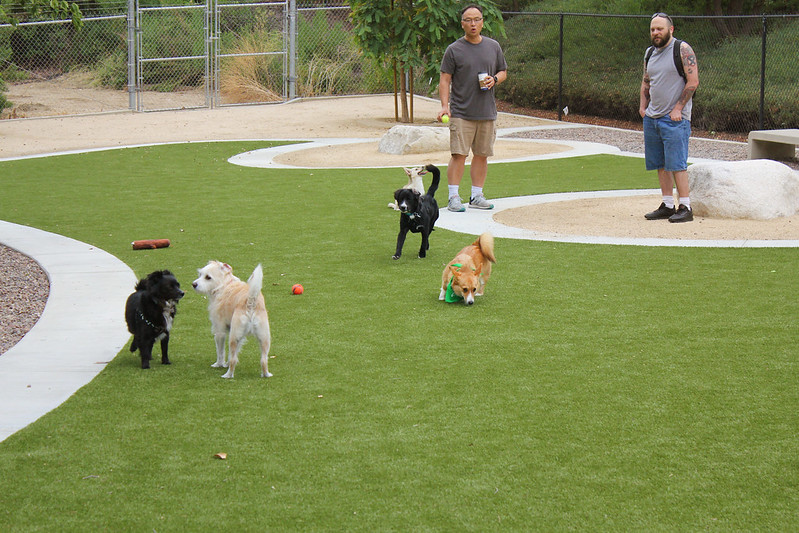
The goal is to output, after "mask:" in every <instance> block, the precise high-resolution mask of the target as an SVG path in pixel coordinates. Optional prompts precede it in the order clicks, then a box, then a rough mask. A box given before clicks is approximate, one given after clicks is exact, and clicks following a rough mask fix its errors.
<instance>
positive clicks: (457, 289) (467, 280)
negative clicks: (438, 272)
mask: <svg viewBox="0 0 799 533" xmlns="http://www.w3.org/2000/svg"><path fill="white" fill-rule="evenodd" d="M496 262H497V259H496V257H495V256H494V236H493V235H491V234H490V233H488V232H486V233H483V234H482V235H480V236H479V237H478V238H477V240H476V241H474V242H473V243H472V244H470V245H469V246H466V247H464V248H463V249H462V250H461V251H460V252H458V255H456V256H455V257H454V258H453V259H452V261H450V262H449V263H447V266H446V267H444V272H443V274H442V276H441V292H440V294H439V295H438V299H439V300H443V301H446V302H449V303H452V302H460V301H463V302H464V303H465V304H466V305H472V304H474V298H475V296H482V295H483V292H484V291H485V286H486V283H487V282H488V279H489V278H490V277H491V264H492V263H496Z"/></svg>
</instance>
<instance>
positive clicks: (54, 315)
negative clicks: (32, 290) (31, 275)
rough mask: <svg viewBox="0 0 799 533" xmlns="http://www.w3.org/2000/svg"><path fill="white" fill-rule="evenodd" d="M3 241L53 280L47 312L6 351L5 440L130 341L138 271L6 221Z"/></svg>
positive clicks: (0, 386)
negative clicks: (128, 315) (128, 309)
mask: <svg viewBox="0 0 799 533" xmlns="http://www.w3.org/2000/svg"><path fill="white" fill-rule="evenodd" d="M0 242H2V243H3V244H5V245H6V246H9V247H11V248H14V249H15V250H18V251H19V252H22V253H23V254H25V255H27V256H29V257H32V258H33V259H35V260H36V261H37V262H38V263H39V265H41V267H42V269H44V271H45V272H46V273H47V276H48V277H49V278H50V295H49V297H48V299H47V305H46V306H45V308H44V312H43V313H42V316H41V318H40V319H39V321H38V322H37V323H36V325H35V326H34V327H33V329H32V330H31V331H29V332H28V334H27V335H25V336H24V337H23V338H22V340H20V341H19V342H18V343H17V344H16V345H15V346H13V347H12V348H11V349H10V350H8V351H7V352H6V353H4V354H3V355H0V441H2V440H5V439H6V438H7V437H8V436H9V435H12V434H13V433H15V432H17V431H19V430H20V429H22V428H24V427H25V426H27V425H28V424H30V423H31V422H33V421H34V420H36V419H37V418H39V417H41V416H42V415H44V414H46V413H47V412H49V411H51V410H52V409H54V408H56V407H58V406H59V405H61V404H62V403H63V402H64V401H66V400H67V398H69V397H70V396H72V395H73V394H74V393H75V391H77V390H78V389H79V388H81V387H82V386H84V385H85V384H86V383H88V382H89V381H91V380H92V378H94V377H95V376H96V375H97V374H98V373H99V372H100V371H101V370H102V369H103V368H105V365H106V364H107V363H108V362H109V361H110V360H111V359H113V358H114V356H116V354H117V353H118V352H119V350H121V349H122V347H123V346H124V345H125V344H126V343H127V341H128V339H129V334H128V330H127V327H126V326H125V317H124V309H125V300H126V299H127V297H128V295H129V294H130V293H131V292H133V286H134V285H135V284H136V276H135V274H134V273H133V271H132V270H131V269H130V268H129V267H128V266H127V265H126V264H125V263H123V262H121V261H120V260H119V259H117V258H116V257H114V256H112V255H111V254H109V253H107V252H104V251H103V250H100V249H98V248H95V247H93V246H90V245H88V244H85V243H82V242H79V241H76V240H74V239H70V238H68V237H63V236H61V235H56V234H54V233H48V232H46V231H41V230H38V229H35V228H31V227H28V226H21V225H19V224H13V223H10V222H4V221H0Z"/></svg>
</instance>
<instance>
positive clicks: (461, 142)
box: [438, 5, 508, 212]
mask: <svg viewBox="0 0 799 533" xmlns="http://www.w3.org/2000/svg"><path fill="white" fill-rule="evenodd" d="M461 27H462V28H463V32H464V36H463V37H461V38H460V39H458V40H457V41H455V42H454V43H452V44H451V45H449V46H448V47H447V50H446V52H445V53H444V58H443V59H442V61H441V79H440V81H439V84H438V95H439V98H440V99H441V111H439V112H438V120H441V117H443V116H444V115H449V117H450V123H449V131H450V153H451V157H450V160H449V166H447V182H448V184H449V196H448V203H447V209H449V210H450V211H455V212H463V211H466V208H465V207H464V206H463V202H462V201H461V198H460V193H459V189H460V183H461V178H463V172H464V170H465V168H466V157H467V156H468V155H469V151H470V150H471V152H472V163H471V168H470V170H469V175H470V177H471V180H472V191H471V195H470V200H469V207H473V208H477V209H493V208H494V204H492V203H489V202H488V200H486V198H485V196H484V195H483V185H484V184H485V181H486V175H487V173H488V157H489V156H492V155H494V141H495V140H496V136H497V131H496V120H497V106H496V102H495V100H494V87H496V86H497V85H498V84H500V83H502V82H503V81H505V79H506V78H507V74H508V73H507V68H508V66H507V64H506V63H505V56H504V54H503V53H502V48H501V47H500V46H499V43H498V42H497V41H495V40H494V39H491V38H489V37H484V36H482V35H480V32H481V31H482V30H483V10H482V8H481V7H480V6H477V5H469V6H467V7H465V8H464V9H463V10H462V11H461Z"/></svg>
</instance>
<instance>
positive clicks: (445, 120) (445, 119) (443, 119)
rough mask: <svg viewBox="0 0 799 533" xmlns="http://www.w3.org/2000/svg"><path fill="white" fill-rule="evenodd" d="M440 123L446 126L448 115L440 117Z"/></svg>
mask: <svg viewBox="0 0 799 533" xmlns="http://www.w3.org/2000/svg"><path fill="white" fill-rule="evenodd" d="M441 122H443V123H444V124H446V123H447V122H449V115H443V116H442V117H441Z"/></svg>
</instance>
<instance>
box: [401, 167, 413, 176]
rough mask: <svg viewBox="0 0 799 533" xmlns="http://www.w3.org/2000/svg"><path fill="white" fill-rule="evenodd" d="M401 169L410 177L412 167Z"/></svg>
mask: <svg viewBox="0 0 799 533" xmlns="http://www.w3.org/2000/svg"><path fill="white" fill-rule="evenodd" d="M402 170H404V171H405V174H407V175H408V177H409V178H410V177H411V173H412V172H413V169H412V168H403V169H402Z"/></svg>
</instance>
